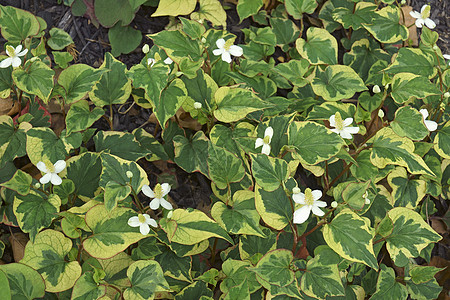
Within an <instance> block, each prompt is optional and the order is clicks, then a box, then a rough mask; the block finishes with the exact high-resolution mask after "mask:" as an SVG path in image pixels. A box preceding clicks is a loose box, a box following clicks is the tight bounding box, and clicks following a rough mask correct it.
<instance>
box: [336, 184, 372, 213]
mask: <svg viewBox="0 0 450 300" xmlns="http://www.w3.org/2000/svg"><path fill="white" fill-rule="evenodd" d="M369 185H370V181H367V182H352V183H350V184H348V185H347V186H346V187H345V189H344V191H343V192H342V200H344V202H346V203H347V204H348V205H349V206H350V208H351V209H353V210H361V209H363V207H364V204H365V199H364V194H365V193H366V191H367V189H368V188H369Z"/></svg>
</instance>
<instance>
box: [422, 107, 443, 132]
mask: <svg viewBox="0 0 450 300" xmlns="http://www.w3.org/2000/svg"><path fill="white" fill-rule="evenodd" d="M419 112H420V113H421V114H422V116H423V122H424V123H425V126H426V127H427V129H428V131H435V130H436V129H437V127H438V124H437V123H436V122H435V121H430V120H427V118H428V110H427V109H426V108H422V109H421V110H419Z"/></svg>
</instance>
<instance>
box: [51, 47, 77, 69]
mask: <svg viewBox="0 0 450 300" xmlns="http://www.w3.org/2000/svg"><path fill="white" fill-rule="evenodd" d="M52 55H53V58H54V59H55V63H56V64H57V65H58V66H59V67H60V68H61V69H65V68H67V67H68V66H69V63H70V62H71V61H72V60H73V56H72V54H70V53H69V52H59V51H52Z"/></svg>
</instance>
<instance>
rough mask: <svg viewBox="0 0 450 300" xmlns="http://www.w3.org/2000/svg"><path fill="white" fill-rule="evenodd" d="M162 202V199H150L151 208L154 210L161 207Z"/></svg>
mask: <svg viewBox="0 0 450 300" xmlns="http://www.w3.org/2000/svg"><path fill="white" fill-rule="evenodd" d="M160 202H161V199H159V198H155V199H153V200H152V201H150V208H151V209H153V210H157V209H158V208H159V204H160Z"/></svg>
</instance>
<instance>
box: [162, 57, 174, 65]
mask: <svg viewBox="0 0 450 300" xmlns="http://www.w3.org/2000/svg"><path fill="white" fill-rule="evenodd" d="M164 63H165V64H166V65H170V64H171V63H173V60H172V59H171V58H170V57H167V58H166V59H165V60H164Z"/></svg>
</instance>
